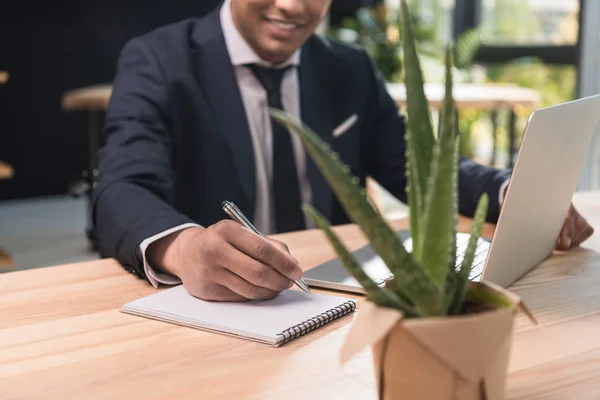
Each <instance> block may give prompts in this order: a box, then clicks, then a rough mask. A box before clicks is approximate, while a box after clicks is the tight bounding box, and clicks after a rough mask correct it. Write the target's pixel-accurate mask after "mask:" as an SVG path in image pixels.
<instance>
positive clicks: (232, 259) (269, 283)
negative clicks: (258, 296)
mask: <svg viewBox="0 0 600 400" xmlns="http://www.w3.org/2000/svg"><path fill="white" fill-rule="evenodd" d="M221 266H222V267H223V268H225V269H228V270H229V271H231V272H233V273H234V274H235V275H237V276H238V277H241V278H243V279H245V280H246V281H247V282H249V283H250V284H252V285H254V286H257V287H262V288H266V289H269V290H271V291H275V292H281V291H282V290H285V289H287V288H288V287H289V285H290V280H289V279H288V278H286V277H284V276H283V275H282V274H280V273H279V272H276V271H275V270H273V269H272V268H270V267H269V266H267V265H265V264H263V263H262V262H260V261H258V260H255V259H254V258H252V257H249V256H248V255H246V254H244V253H242V252H240V251H239V250H238V249H236V248H235V247H233V246H230V248H229V251H226V252H224V254H223V258H222V260H221ZM228 287H229V286H228ZM238 293H240V294H242V295H243V296H245V295H244V294H243V293H241V292H238Z"/></svg>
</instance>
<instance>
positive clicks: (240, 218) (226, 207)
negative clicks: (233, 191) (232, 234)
mask: <svg viewBox="0 0 600 400" xmlns="http://www.w3.org/2000/svg"><path fill="white" fill-rule="evenodd" d="M222 206H223V211H225V212H226V213H227V215H229V216H230V217H231V218H232V219H233V220H235V221H237V222H239V223H240V224H242V226H244V227H246V228H248V229H250V230H251V231H252V232H254V233H255V234H257V235H258V236H260V237H261V238H264V236H263V235H262V233H260V232H259V231H258V229H256V228H255V227H254V225H252V223H251V222H250V220H249V219H248V218H246V216H245V215H244V213H242V211H241V210H240V209H239V208H238V207H237V206H236V205H235V204H233V203H232V202H231V201H227V200H225V201H224V202H223V203H222ZM293 282H294V283H295V284H296V286H298V287H299V288H300V289H302V290H303V291H304V292H306V293H310V288H309V287H308V285H307V284H306V282H304V279H302V278H300V279H299V280H295V281H293Z"/></svg>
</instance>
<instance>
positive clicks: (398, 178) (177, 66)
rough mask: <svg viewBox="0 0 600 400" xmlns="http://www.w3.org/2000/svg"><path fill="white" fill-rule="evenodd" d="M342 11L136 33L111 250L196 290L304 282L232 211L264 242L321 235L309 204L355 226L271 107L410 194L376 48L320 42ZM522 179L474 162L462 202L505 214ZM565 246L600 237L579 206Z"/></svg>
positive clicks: (106, 185)
mask: <svg viewBox="0 0 600 400" xmlns="http://www.w3.org/2000/svg"><path fill="white" fill-rule="evenodd" d="M329 4H330V2H329V1H325V0H227V1H225V3H224V4H223V6H222V7H220V8H219V9H217V10H216V11H214V12H213V13H211V14H209V15H208V16H206V17H204V18H202V19H189V20H185V21H182V22H180V23H177V24H174V25H170V26H167V27H163V28H160V29H157V30H155V31H153V32H151V33H149V34H146V35H144V36H142V37H139V38H135V39H133V40H131V41H130V42H129V43H128V44H127V45H126V46H125V47H124V49H123V51H122V54H121V56H120V60H119V63H118V71H117V76H116V79H115V82H114V90H113V94H112V97H111V101H110V106H109V109H108V112H107V115H106V126H105V134H106V139H107V143H106V145H105V147H104V148H103V149H102V150H101V152H100V155H99V170H100V177H99V181H98V184H97V186H96V189H95V193H94V205H93V206H94V218H95V223H96V229H97V232H96V234H97V237H98V244H99V248H100V249H101V252H102V253H103V255H105V256H110V257H115V258H117V259H118V260H119V261H120V262H121V263H122V264H123V265H124V266H125V268H127V269H128V270H130V271H131V272H135V273H137V274H138V275H140V276H143V277H146V278H147V279H148V280H149V281H150V282H151V283H152V284H153V285H155V286H157V285H158V284H159V283H164V284H177V283H180V282H183V284H184V286H185V287H186V288H187V290H188V291H189V292H190V293H191V294H192V295H194V296H197V297H199V298H202V299H206V300H215V301H244V300H247V299H265V298H271V297H273V296H275V295H276V294H277V293H279V292H280V291H282V290H284V289H286V288H288V287H290V286H291V280H292V279H298V278H300V277H301V275H302V272H301V269H300V267H299V266H298V263H297V261H296V260H295V259H294V258H293V257H292V256H291V255H290V254H289V252H288V251H287V248H286V247H285V245H284V244H283V243H278V242H276V241H273V240H269V239H261V238H260V237H258V236H256V235H254V234H252V233H251V232H249V231H248V230H246V229H245V228H243V227H242V226H241V225H239V224H238V223H236V222H233V221H230V220H228V219H226V218H225V214H224V212H223V211H222V209H221V202H222V201H223V200H230V201H233V202H234V203H236V204H237V205H238V206H239V208H240V209H242V211H243V212H244V213H245V214H246V215H247V216H248V218H249V219H250V220H251V221H253V222H254V224H255V225H256V226H257V228H258V229H259V230H260V231H262V232H264V233H265V234H271V233H275V232H285V231H292V230H300V229H304V228H306V227H309V226H310V225H309V224H308V221H307V220H306V219H305V218H304V216H303V215H302V214H301V212H300V210H299V207H300V204H301V202H306V203H310V204H312V205H313V206H314V207H315V208H316V209H318V210H319V211H320V212H321V213H322V214H324V215H325V216H326V217H327V218H328V219H329V220H330V221H331V222H332V223H333V224H341V223H346V222H349V221H348V217H347V216H346V214H345V213H344V211H343V210H342V208H341V206H340V205H339V203H338V201H337V200H336V199H335V196H334V195H333V194H332V191H331V189H330V188H329V186H328V184H327V183H326V181H325V180H324V178H323V177H322V175H321V174H320V172H319V170H318V168H317V167H316V166H315V164H314V163H313V162H312V160H311V159H310V158H309V157H307V156H306V153H305V151H304V149H303V148H302V145H301V143H300V142H299V141H298V139H297V138H295V137H292V135H290V134H289V133H287V132H285V130H283V128H282V127H281V126H280V125H278V124H275V123H273V122H272V121H271V120H270V118H269V117H268V114H267V109H268V107H277V108H283V109H285V110H286V111H288V112H290V113H292V114H293V115H295V116H296V117H298V118H301V119H302V120H303V121H304V122H305V123H306V124H308V125H309V126H310V127H311V128H312V129H313V130H314V131H315V132H317V133H318V134H319V135H320V136H321V137H322V138H323V139H324V140H325V141H327V142H329V143H330V145H331V146H332V148H333V149H334V150H335V151H336V152H338V153H339V155H340V157H341V159H342V160H343V161H344V162H345V163H346V164H347V165H349V166H350V168H351V171H352V174H353V175H355V176H357V177H359V178H360V181H361V183H362V184H364V182H365V178H366V177H367V176H372V177H373V178H374V179H376V180H377V181H378V182H379V183H381V184H382V185H383V186H384V187H386V188H387V189H388V190H389V191H390V192H391V193H393V194H394V195H395V196H397V197H398V198H400V199H401V200H403V201H405V200H406V195H405V186H406V180H405V171H404V165H405V159H404V151H405V147H404V138H403V135H404V129H405V127H404V120H403V119H402V117H401V116H400V115H399V113H398V110H397V108H396V106H395V104H394V101H393V100H392V99H391V98H390V96H389V95H388V93H387V92H386V89H385V85H384V82H383V81H382V79H381V77H380V76H379V74H377V72H376V71H375V69H374V66H373V65H372V63H371V61H370V59H369V58H368V56H367V55H366V53H365V52H364V51H363V50H361V49H358V48H355V47H350V46H347V45H342V44H338V43H334V42H332V41H329V40H327V39H323V38H319V37H316V36H314V35H313V32H314V30H315V29H316V28H317V26H318V24H319V23H320V21H321V20H322V18H323V17H324V15H325V14H326V12H327V9H328V7H329ZM508 178H509V174H508V172H506V171H496V170H494V169H490V168H485V167H483V166H480V165H477V164H475V163H473V162H471V161H469V160H461V162H460V176H459V203H460V204H459V208H460V212H461V213H463V214H465V215H472V214H473V212H474V210H475V207H476V204H477V200H478V199H479V197H480V196H481V195H482V194H483V193H488V194H489V195H490V199H491V206H490V211H489V215H488V219H489V220H490V221H495V220H496V219H497V218H498V213H499V208H500V200H501V198H502V196H501V195H500V193H501V192H502V190H501V186H502V185H505V184H506V183H507V180H508ZM571 215H572V216H571V217H570V218H569V219H568V223H566V224H565V227H566V228H565V230H564V232H563V233H564V235H562V236H561V240H560V243H561V244H562V246H563V247H565V248H567V247H569V246H573V245H577V244H579V243H580V242H581V241H583V240H584V239H585V238H587V237H588V236H589V235H590V234H591V228H590V227H589V225H587V223H586V222H585V220H583V219H582V218H581V217H579V216H578V215H577V213H576V212H575V211H573V213H572V214H571Z"/></svg>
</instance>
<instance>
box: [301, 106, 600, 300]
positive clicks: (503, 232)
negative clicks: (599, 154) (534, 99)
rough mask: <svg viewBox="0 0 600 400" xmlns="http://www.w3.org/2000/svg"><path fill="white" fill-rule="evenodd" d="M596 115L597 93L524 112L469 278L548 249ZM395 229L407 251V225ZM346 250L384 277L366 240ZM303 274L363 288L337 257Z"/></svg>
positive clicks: (492, 278) (508, 274)
mask: <svg viewBox="0 0 600 400" xmlns="http://www.w3.org/2000/svg"><path fill="white" fill-rule="evenodd" d="M599 119H600V95H595V96H590V97H585V98H582V99H578V100H574V101H570V102H567V103H562V104H559V105H555V106H551V107H545V108H540V109H537V110H535V111H534V112H533V113H532V114H531V115H530V117H529V120H528V122H527V126H526V128H525V132H524V136H523V141H522V143H521V147H520V150H519V153H518V156H517V160H516V162H515V166H514V169H513V172H512V176H511V180H510V185H509V186H508V191H507V193H506V197H505V198H504V202H503V205H502V209H501V211H500V216H499V219H498V222H497V224H496V230H495V232H494V236H493V237H492V239H491V241H490V240H486V239H484V238H480V239H479V241H478V245H477V250H476V257H475V261H474V263H473V268H472V270H471V273H470V276H469V279H471V280H475V281H478V280H486V281H489V282H492V283H495V284H497V285H500V286H502V287H505V288H506V287H508V286H510V285H511V284H512V283H514V282H515V281H516V280H518V279H519V278H520V277H522V276H523V275H524V274H526V273H527V272H529V271H530V270H531V269H533V268H534V267H535V266H537V265H538V264H540V263H541V262H542V261H544V260H545V259H546V258H548V257H549V256H550V255H551V254H552V251H553V250H554V248H555V245H556V240H557V238H558V236H559V234H560V231H561V229H562V226H563V223H564V220H565V218H566V216H567V213H568V210H569V206H570V204H571V198H572V196H573V193H574V192H575V189H576V187H577V183H578V181H579V176H580V174H581V170H582V168H583V163H584V161H585V158H586V156H587V153H588V150H589V148H590V143H591V139H592V137H593V135H594V132H595V129H596V124H597V123H598V120H599ZM396 234H397V235H398V237H399V238H400V240H402V242H403V243H404V245H405V247H406V248H407V250H408V251H411V239H410V233H409V231H407V230H402V231H399V232H397V233H396ZM468 240H469V235H468V234H464V233H459V234H458V236H457V266H459V265H460V263H461V262H462V256H463V254H464V251H465V250H466V246H467V243H468ZM353 254H354V256H355V257H356V259H357V260H358V262H359V263H360V265H361V266H362V268H363V269H364V271H365V272H366V273H367V274H368V275H369V276H370V277H371V278H372V279H373V280H374V281H375V282H376V283H377V284H379V285H383V284H384V283H385V281H386V280H388V279H390V278H391V277H392V275H391V273H390V271H389V269H388V268H387V267H386V266H385V264H384V263H383V261H382V260H381V258H379V256H377V255H376V254H375V252H374V251H373V249H372V248H371V246H369V245H367V246H364V247H362V248H360V249H358V250H356V251H354V252H353ZM304 280H305V281H306V283H307V284H308V285H309V286H312V287H316V288H327V289H334V290H343V291H348V292H354V293H364V290H363V288H362V287H361V286H360V285H359V284H358V282H357V281H356V280H355V279H354V278H353V277H351V276H349V275H348V273H347V272H346V270H345V269H344V267H343V266H342V265H341V264H340V261H339V259H333V260H331V261H328V262H326V263H324V264H321V265H319V266H317V267H315V268H313V269H311V270H309V271H307V272H305V273H304Z"/></svg>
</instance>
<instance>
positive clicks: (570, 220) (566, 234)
mask: <svg viewBox="0 0 600 400" xmlns="http://www.w3.org/2000/svg"><path fill="white" fill-rule="evenodd" d="M574 230H575V218H574V216H573V215H572V214H571V213H569V216H568V217H567V219H566V220H565V223H564V224H563V228H562V231H561V232H560V237H559V242H558V245H557V246H556V248H557V249H558V250H567V249H569V248H570V247H571V241H572V237H573V231H574Z"/></svg>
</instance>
